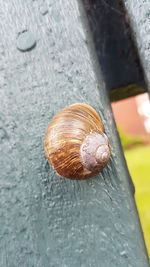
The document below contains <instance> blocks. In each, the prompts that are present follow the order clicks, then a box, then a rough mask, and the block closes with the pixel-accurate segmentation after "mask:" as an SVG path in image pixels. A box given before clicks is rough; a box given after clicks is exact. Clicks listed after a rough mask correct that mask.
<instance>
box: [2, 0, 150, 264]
mask: <svg viewBox="0 0 150 267" xmlns="http://www.w3.org/2000/svg"><path fill="white" fill-rule="evenodd" d="M45 4H46V5H47V7H46V8H47V13H46V14H45V12H44V15H43V12H41V8H42V7H41V5H42V2H41V1H29V0H28V1H23V0H22V1H21V0H16V1H14V2H13V1H9V0H5V1H4V0H3V1H1V3H0V40H1V43H0V149H1V153H0V170H1V172H0V203H1V205H0V218H1V219H0V240H1V241H0V266H3V267H6V266H7V267H18V266H23V267H33V266H34V267H54V266H55V267H62V266H63V267H77V266H82V267H87V266H92V267H93V266H98V267H99V266H101V267H116V266H121V267H127V266H129V267H135V266H136V267H141V266H142V267H146V266H148V261H147V255H146V250H145V245H144V242H143V236H142V233H141V229H140V225H139V220H138V216H137V212H136V208H135V204H134V200H133V195H132V192H131V185H130V177H129V174H128V171H127V168H126V164H125V161H124V158H123V154H122V150H121V148H120V144H119V141H118V136H117V132H116V128H115V125H114V121H113V116H112V113H111V109H110V103H109V101H108V98H107V95H106V92H105V83H104V81H103V79H102V77H101V74H100V68H99V65H98V63H97V58H96V56H95V53H94V47H93V44H92V40H91V37H90V36H91V35H90V32H89V28H88V25H87V22H86V18H85V16H84V12H83V10H82V6H81V5H79V4H78V2H77V1H75V0H65V1H53V0H51V1H45ZM44 9H45V7H44ZM42 10H43V9H42ZM24 31H28V32H29V33H30V34H29V36H31V35H32V37H31V39H30V38H29V36H28V35H27V36H26V39H24V36H23V38H21V44H20V43H19V46H18V42H20V41H18V38H19V36H20V34H22V33H23V32H24ZM28 38H29V42H28V41H27V40H28ZM19 39H20V38H19ZM22 40H23V41H22ZM33 41H34V42H33ZM22 42H23V43H22ZM33 43H36V45H33ZM20 46H21V47H22V46H23V47H26V49H25V50H28V51H26V52H25V51H24V52H21V51H20V50H19V48H20ZM23 50H24V49H23ZM78 101H80V102H85V103H87V104H90V105H92V106H93V107H94V108H95V109H96V110H97V112H99V114H100V115H101V116H102V118H103V121H104V126H105V131H106V134H107V136H108V137H109V139H110V143H111V147H112V156H111V160H110V162H109V164H108V166H107V168H105V170H104V171H103V173H101V174H99V175H97V176H96V177H93V178H91V179H89V180H86V181H71V180H68V179H60V178H59V177H57V176H56V174H55V173H54V171H53V170H52V169H51V168H50V167H49V165H48V164H47V161H46V159H45V157H44V150H43V137H44V133H45V129H46V127H47V124H48V122H49V120H50V119H51V117H52V116H53V115H54V114H55V113H56V112H57V111H58V110H60V109H61V108H63V107H65V106H66V105H68V104H72V103H74V102H78Z"/></svg>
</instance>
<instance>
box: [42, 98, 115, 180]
mask: <svg viewBox="0 0 150 267" xmlns="http://www.w3.org/2000/svg"><path fill="white" fill-rule="evenodd" d="M44 148H45V153H46V157H47V159H48V162H49V163H50V164H51V165H52V167H53V168H54V169H55V171H56V172H57V174H58V175H60V176H62V177H66V178H70V179H86V178H88V177H90V176H93V175H95V174H97V173H98V172H100V171H101V170H102V169H103V168H104V167H105V165H106V164H107V162H108V160H109V157H110V146H109V143H108V138H107V136H106V135H105V134H104V128H103V124H102V121H101V119H100V117H99V115H98V114H97V112H96V111H95V110H94V109H93V108H92V107H91V106H89V105H87V104H83V103H76V104H73V105H70V106H68V107H66V108H65V109H63V110H62V111H60V112H59V113H57V114H56V115H55V116H54V117H53V118H52V120H51V122H50V123H49V125H48V128H47V131H46V134H45V140H44Z"/></svg>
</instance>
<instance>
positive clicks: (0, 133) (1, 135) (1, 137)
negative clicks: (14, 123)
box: [0, 128, 8, 141]
mask: <svg viewBox="0 0 150 267" xmlns="http://www.w3.org/2000/svg"><path fill="white" fill-rule="evenodd" d="M4 139H8V134H7V132H6V130H5V129H4V128H0V141H3V140H4Z"/></svg>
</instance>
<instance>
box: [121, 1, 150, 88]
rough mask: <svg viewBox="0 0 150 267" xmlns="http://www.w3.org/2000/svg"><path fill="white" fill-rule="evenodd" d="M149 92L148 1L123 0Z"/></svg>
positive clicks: (149, 24) (149, 8)
mask: <svg viewBox="0 0 150 267" xmlns="http://www.w3.org/2000/svg"><path fill="white" fill-rule="evenodd" d="M124 3H125V6H126V10H127V13H128V17H129V21H130V24H131V26H132V29H133V35H134V38H135V42H136V44H137V46H138V50H139V54H140V58H141V62H142V65H143V69H144V72H145V78H146V81H147V87H148V90H149V92H150V1H149V0H138V1H136V0H133V1H130V0H124Z"/></svg>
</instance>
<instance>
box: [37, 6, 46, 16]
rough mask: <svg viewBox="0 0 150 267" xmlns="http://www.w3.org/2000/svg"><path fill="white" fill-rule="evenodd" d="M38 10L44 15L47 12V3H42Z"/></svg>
mask: <svg viewBox="0 0 150 267" xmlns="http://www.w3.org/2000/svg"><path fill="white" fill-rule="evenodd" d="M39 10H40V13H41V14H42V15H43V16H45V15H46V14H47V13H48V7H47V5H46V4H45V3H43V4H42V5H41V6H40V8H39Z"/></svg>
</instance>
